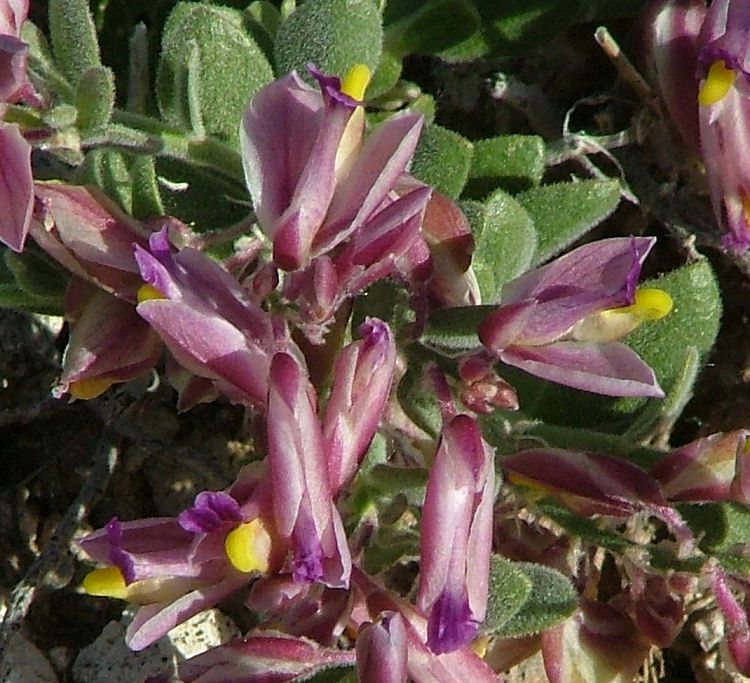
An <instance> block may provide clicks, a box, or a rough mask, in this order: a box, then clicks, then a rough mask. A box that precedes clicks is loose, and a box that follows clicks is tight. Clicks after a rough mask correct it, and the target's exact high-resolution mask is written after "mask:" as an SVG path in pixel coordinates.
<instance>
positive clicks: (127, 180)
mask: <svg viewBox="0 0 750 683" xmlns="http://www.w3.org/2000/svg"><path fill="white" fill-rule="evenodd" d="M77 179H78V182H80V183H82V184H91V185H96V186H97V187H98V188H99V189H100V190H102V192H104V193H105V194H106V195H107V196H108V197H109V198H110V199H113V200H114V201H115V202H117V203H118V204H119V205H120V208H122V210H123V211H125V212H126V213H128V214H132V210H133V181H132V178H131V176H130V169H129V168H128V162H127V161H126V159H125V155H124V154H123V153H122V152H118V151H117V150H112V149H93V150H91V151H90V152H89V153H88V154H87V155H86V158H85V160H84V162H83V164H81V166H79V167H78V173H77Z"/></svg>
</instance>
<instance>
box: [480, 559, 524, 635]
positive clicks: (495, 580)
mask: <svg viewBox="0 0 750 683" xmlns="http://www.w3.org/2000/svg"><path fill="white" fill-rule="evenodd" d="M531 585H532V584H531V579H530V578H529V577H528V576H527V575H526V573H525V572H524V571H523V570H522V569H521V568H519V567H518V565H517V564H516V563H515V562H510V561H509V560H506V559H505V558H503V557H500V556H499V555H493V556H492V559H491V561H490V584H489V595H488V599H487V616H486V617H485V619H484V622H483V623H482V631H483V632H485V633H488V634H492V633H494V632H495V631H497V630H498V629H499V628H501V627H502V626H503V625H504V624H505V623H507V622H508V621H509V620H510V619H511V617H513V615H515V614H516V613H517V612H518V611H519V610H520V609H521V607H523V605H524V603H525V602H526V601H527V600H528V599H529V596H530V595H531Z"/></svg>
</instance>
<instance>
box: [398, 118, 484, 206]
mask: <svg viewBox="0 0 750 683" xmlns="http://www.w3.org/2000/svg"><path fill="white" fill-rule="evenodd" d="M472 149H473V145H472V144H471V142H469V141H468V140H467V139H466V138H464V137H463V136H461V135H459V134H458V133H455V132H454V131H452V130H448V129H447V128H441V127H440V126H438V125H436V124H431V125H429V126H425V127H424V128H423V129H422V135H421V136H420V138H419V143H418V144H417V149H416V150H415V152H414V159H413V161H412V165H411V173H412V175H413V176H415V177H416V178H419V180H421V181H422V182H425V183H427V184H428V185H432V186H433V187H434V188H435V189H436V190H438V191H439V192H442V193H443V194H444V195H447V196H448V197H451V199H456V198H457V197H458V195H459V194H461V190H462V189H463V187H464V184H465V183H466V179H467V177H468V175H469V165H470V164H471V155H472Z"/></svg>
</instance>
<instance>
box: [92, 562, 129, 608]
mask: <svg viewBox="0 0 750 683" xmlns="http://www.w3.org/2000/svg"><path fill="white" fill-rule="evenodd" d="M83 590H85V591H86V592H87V593H88V594H89V595H98V596H102V597H107V598H120V600H124V599H125V597H126V596H127V593H128V589H127V586H126V585H125V579H124V578H122V573H121V572H120V570H119V569H118V568H117V567H102V568H101V569H94V570H93V571H91V572H89V573H88V574H86V578H84V579H83Z"/></svg>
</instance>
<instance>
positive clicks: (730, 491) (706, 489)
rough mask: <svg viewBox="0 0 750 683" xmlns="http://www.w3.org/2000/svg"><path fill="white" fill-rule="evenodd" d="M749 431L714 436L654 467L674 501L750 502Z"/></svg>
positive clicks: (669, 496)
mask: <svg viewBox="0 0 750 683" xmlns="http://www.w3.org/2000/svg"><path fill="white" fill-rule="evenodd" d="M747 437H748V431H747V430H746V429H739V430H737V431H734V432H728V433H722V432H720V433H718V434H711V435H710V436H706V437H704V438H702V439H698V440H697V441H693V442H691V443H689V444H686V445H685V446H681V447H680V448H677V449H676V450H674V451H672V452H671V453H669V454H667V455H665V456H664V457H663V458H662V459H661V460H660V461H659V462H658V463H657V464H656V465H654V467H652V468H651V476H653V477H654V478H655V479H656V480H657V481H658V482H659V483H660V484H661V487H662V489H663V490H664V494H665V495H666V497H667V498H668V499H669V500H671V501H680V502H681V501H690V502H698V503H701V502H709V501H728V500H736V501H738V502H740V503H749V502H750V452H749V451H748V448H747Z"/></svg>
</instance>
